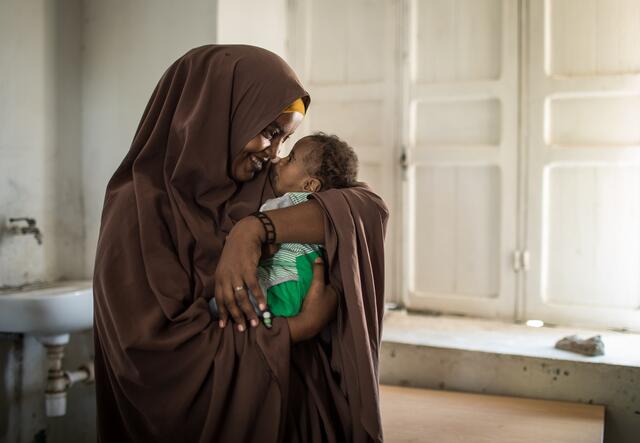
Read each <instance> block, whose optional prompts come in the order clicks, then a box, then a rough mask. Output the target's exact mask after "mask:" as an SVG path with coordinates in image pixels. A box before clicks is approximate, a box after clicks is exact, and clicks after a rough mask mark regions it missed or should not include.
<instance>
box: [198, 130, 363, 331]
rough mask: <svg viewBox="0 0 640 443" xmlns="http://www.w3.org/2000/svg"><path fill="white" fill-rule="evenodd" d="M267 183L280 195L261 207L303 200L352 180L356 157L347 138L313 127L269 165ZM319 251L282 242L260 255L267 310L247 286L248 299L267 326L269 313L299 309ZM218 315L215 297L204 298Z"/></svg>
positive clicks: (283, 314)
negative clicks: (271, 165) (275, 161)
mask: <svg viewBox="0 0 640 443" xmlns="http://www.w3.org/2000/svg"><path fill="white" fill-rule="evenodd" d="M271 173H272V175H271V182H272V184H273V188H274V190H275V193H276V195H278V196H279V197H277V198H273V199H270V200H267V201H266V202H265V203H264V204H263V205H262V206H261V207H260V211H270V210H273V209H279V208H286V207H288V206H293V205H297V204H298V203H302V202H304V201H306V200H307V197H308V196H309V194H311V193H313V192H319V191H325V190H327V189H332V188H346V187H350V186H354V185H355V184H357V181H356V177H357V174H358V158H357V156H356V154H355V152H354V151H353V148H351V147H350V146H349V145H348V144H347V143H345V142H344V141H342V140H340V139H339V138H338V137H336V136H335V135H327V134H324V133H322V132H317V133H315V134H313V135H309V136H307V137H304V138H302V139H300V140H299V141H298V142H297V143H296V144H295V145H294V146H293V148H292V149H291V152H290V153H289V155H288V156H287V157H285V158H283V159H281V160H280V161H279V162H278V163H276V164H275V165H274V167H273V168H272V170H271ZM321 255H322V246H320V245H315V244H301V243H282V244H281V245H280V248H279V249H278V250H277V251H276V252H275V253H274V254H273V255H272V256H271V257H268V258H263V259H262V260H260V263H259V265H258V270H257V276H258V283H259V284H260V288H261V289H262V291H263V293H264V294H265V295H266V297H267V305H268V309H267V310H265V312H264V313H262V312H261V311H260V310H259V309H258V306H257V302H256V300H255V297H254V296H253V294H252V293H251V291H249V300H250V301H251V303H252V304H253V306H254V308H255V310H256V313H257V314H258V315H259V316H261V317H262V320H263V322H264V324H265V326H267V327H271V319H272V316H278V317H293V316H295V315H297V314H298V313H300V309H301V308H302V302H303V300H304V298H305V296H306V295H307V291H308V290H309V286H310V285H311V280H312V278H313V262H314V260H315V259H316V258H317V257H318V256H321ZM209 307H210V310H211V314H212V316H213V317H214V318H217V315H218V310H217V305H216V301H215V298H212V299H211V301H210V302H209Z"/></svg>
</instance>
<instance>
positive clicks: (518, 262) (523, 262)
mask: <svg viewBox="0 0 640 443" xmlns="http://www.w3.org/2000/svg"><path fill="white" fill-rule="evenodd" d="M512 264H513V270H514V271H515V272H521V271H524V272H527V271H528V270H529V251H527V250H524V251H513V263H512Z"/></svg>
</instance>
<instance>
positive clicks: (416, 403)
mask: <svg viewBox="0 0 640 443" xmlns="http://www.w3.org/2000/svg"><path fill="white" fill-rule="evenodd" d="M380 404H381V411H382V423H383V428H384V437H385V442H387V443H408V442H433V443H448V442H460V443H471V442H491V443H500V442H509V443H525V442H527V443H528V442H532V443H533V442H536V443H539V442H544V443H552V442H562V443H571V442H580V443H591V442H602V436H603V433H604V406H600V405H584V404H579V403H568V402H558V401H546V400H530V399H523V398H515V397H502V396H494V395H479V394H466V393H460V392H447V391H434V390H429V389H415V388H404V387H397V386H385V385H383V386H380Z"/></svg>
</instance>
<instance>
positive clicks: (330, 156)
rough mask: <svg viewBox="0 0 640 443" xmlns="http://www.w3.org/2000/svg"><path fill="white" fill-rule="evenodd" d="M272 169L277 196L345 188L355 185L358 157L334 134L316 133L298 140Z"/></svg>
mask: <svg viewBox="0 0 640 443" xmlns="http://www.w3.org/2000/svg"><path fill="white" fill-rule="evenodd" d="M272 171H273V175H272V178H273V186H274V189H275V191H276V194H277V195H282V194H284V193H286V192H318V191H326V190H327V189H332V188H348V187H350V186H354V185H355V184H357V181H356V178H357V175H358V157H357V156H356V153H355V152H354V151H353V148H352V147H351V146H349V145H348V144H347V143H345V142H344V141H342V140H340V139H339V138H338V137H336V136H335V135H327V134H324V133H322V132H316V133H315V134H313V135H309V136H307V137H304V138H301V139H300V140H298V142H297V143H296V144H295V145H294V146H293V149H291V152H290V153H289V155H288V156H287V157H285V158H283V159H281V160H280V161H279V162H278V163H276V164H275V165H274V167H273V168H272Z"/></svg>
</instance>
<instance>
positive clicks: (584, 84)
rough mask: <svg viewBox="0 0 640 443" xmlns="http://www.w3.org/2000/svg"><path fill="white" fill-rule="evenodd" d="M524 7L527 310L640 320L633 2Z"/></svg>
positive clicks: (594, 320)
mask: <svg viewBox="0 0 640 443" xmlns="http://www.w3.org/2000/svg"><path fill="white" fill-rule="evenodd" d="M527 17H528V26H529V34H528V35H529V42H528V52H529V54H528V61H527V64H526V65H527V70H528V72H527V74H528V83H527V90H526V95H527V96H528V99H527V102H528V103H529V109H528V122H527V126H528V128H529V131H528V137H527V139H526V142H527V145H528V146H527V149H528V168H527V169H528V174H529V180H528V183H529V186H528V196H527V202H528V205H529V208H528V214H529V215H528V218H527V232H528V236H527V243H528V245H529V249H530V251H531V269H530V271H529V273H528V276H527V286H526V298H525V301H526V312H527V313H528V315H529V316H530V317H533V318H541V319H543V320H545V321H548V322H553V323H568V322H570V323H583V324H589V325H601V326H615V327H621V328H630V329H636V330H637V329H640V2H638V1H637V0H554V1H553V2H551V1H531V2H529V3H528V11H527Z"/></svg>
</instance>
